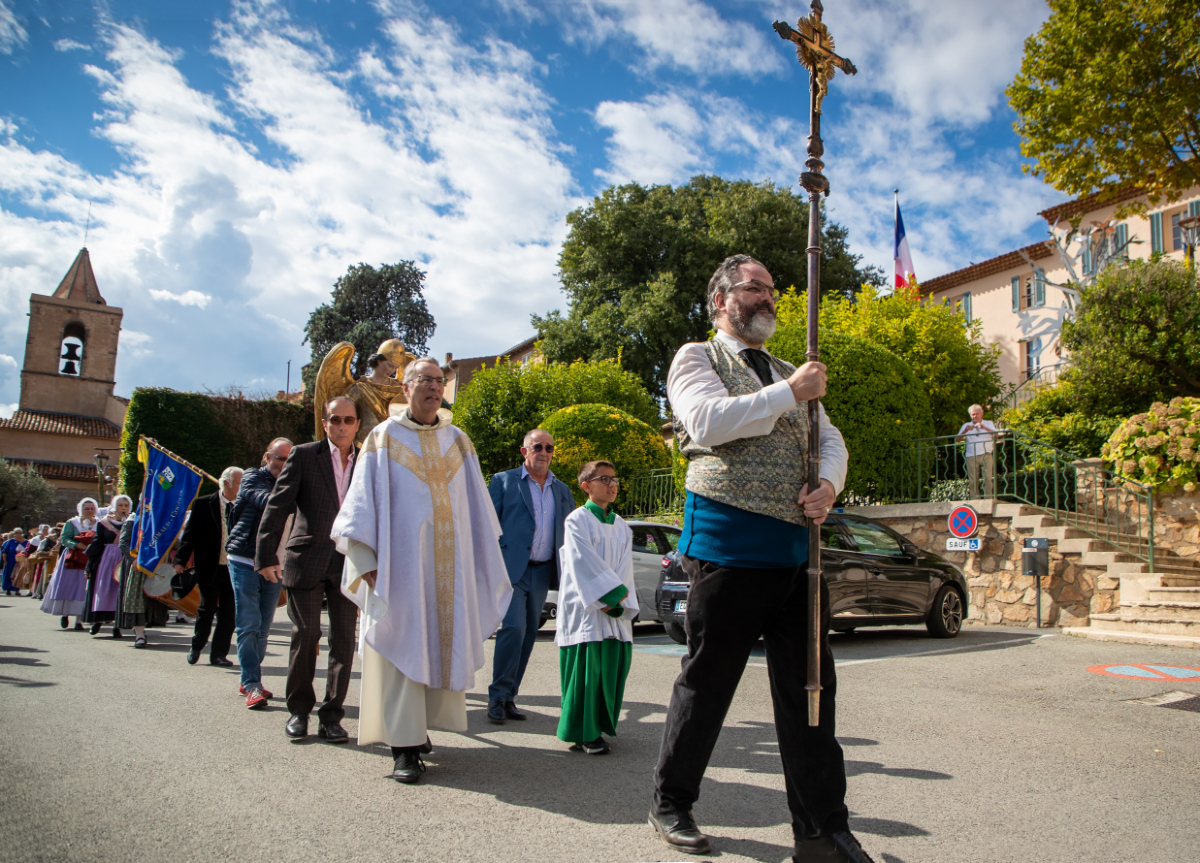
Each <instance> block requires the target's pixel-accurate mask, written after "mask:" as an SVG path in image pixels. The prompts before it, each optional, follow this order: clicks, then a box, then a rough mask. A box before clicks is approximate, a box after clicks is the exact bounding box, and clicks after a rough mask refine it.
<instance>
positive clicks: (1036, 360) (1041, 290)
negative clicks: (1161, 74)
mask: <svg viewBox="0 0 1200 863" xmlns="http://www.w3.org/2000/svg"><path fill="white" fill-rule="evenodd" d="M1137 197H1139V195H1138V193H1137V192H1136V191H1134V190H1132V189H1131V190H1129V191H1127V192H1125V193H1123V194H1122V195H1121V196H1119V197H1118V198H1117V200H1115V201H1111V202H1109V203H1107V204H1104V205H1098V204H1097V203H1096V196H1095V195H1091V196H1088V197H1084V198H1079V199H1077V200H1074V201H1069V202H1067V203H1065V204H1059V205H1058V206H1056V207H1051V208H1049V209H1048V210H1043V211H1042V212H1041V213H1039V215H1040V216H1042V217H1043V218H1045V220H1046V222H1047V223H1048V225H1049V227H1050V229H1051V230H1052V231H1054V232H1055V233H1056V234H1059V235H1062V234H1065V233H1066V232H1067V231H1069V230H1070V221H1069V220H1071V219H1073V218H1075V217H1077V216H1079V217H1080V218H1081V221H1080V229H1081V232H1082V231H1086V230H1088V229H1091V230H1092V235H1091V237H1090V238H1089V239H1090V242H1084V241H1083V240H1081V239H1075V240H1073V241H1072V242H1071V243H1069V244H1068V245H1067V254H1068V255H1069V256H1071V257H1072V258H1074V259H1075V261H1074V266H1075V270H1076V274H1077V276H1082V277H1084V278H1086V277H1088V276H1090V275H1092V274H1093V273H1094V271H1095V268H1096V263H1097V262H1098V261H1102V260H1103V257H1104V251H1103V249H1104V244H1105V243H1108V244H1111V245H1110V247H1111V248H1120V247H1122V246H1123V247H1124V251H1123V253H1122V254H1123V256H1124V257H1127V258H1130V259H1136V258H1149V257H1150V256H1151V254H1153V253H1154V252H1162V253H1163V254H1164V255H1166V256H1167V257H1170V258H1175V259H1176V260H1183V257H1184V231H1183V230H1182V228H1181V227H1180V224H1179V223H1180V221H1181V220H1183V219H1185V218H1187V217H1188V216H1200V186H1197V187H1194V188H1192V189H1190V190H1189V191H1188V193H1187V194H1186V195H1184V197H1183V199H1182V200H1180V201H1177V202H1175V203H1173V204H1167V205H1164V206H1159V207H1153V208H1151V209H1150V210H1149V211H1148V212H1147V214H1146V215H1144V216H1130V217H1128V218H1126V219H1122V220H1114V221H1110V220H1112V219H1113V214H1114V212H1115V211H1116V209H1117V207H1118V205H1119V204H1122V203H1124V202H1126V201H1131V200H1134V199H1136V198H1137ZM1101 226H1105V227H1104V228H1103V229H1101ZM1126 243H1127V245H1126ZM1022 252H1023V253H1024V256H1023V255H1022ZM1025 256H1028V258H1029V259H1030V260H1031V261H1033V263H1035V264H1037V266H1038V267H1040V268H1041V269H1042V270H1043V276H1044V278H1038V276H1037V274H1036V272H1035V270H1034V266H1033V264H1031V263H1029V261H1027V260H1026V259H1025ZM1069 280H1070V276H1069V275H1068V267H1067V264H1066V262H1064V260H1063V257H1062V255H1061V253H1060V252H1059V251H1057V250H1055V249H1054V248H1052V247H1048V246H1047V245H1046V244H1044V243H1034V244H1033V245H1031V246H1026V247H1025V248H1024V249H1020V250H1017V251H1012V252H1008V253H1006V254H1003V255H999V256H997V257H995V258H991V259H990V260H987V261H984V262H982V263H979V264H972V265H971V266H969V267H965V268H964V269H961V270H955V271H954V272H952V273H947V274H946V275H944V276H938V277H937V278H936V279H930V280H929V281H927V282H924V283H922V285H921V291H922V293H923V294H925V295H926V296H929V297H930V298H931V299H932V301H933V302H946V303H950V304H953V305H955V306H961V308H962V310H963V313H964V315H965V316H966V317H968V318H969V319H971V320H978V321H979V322H980V323H981V324H982V327H983V331H982V338H983V342H984V344H997V345H999V346H1000V348H1001V354H1000V373H1001V376H1002V377H1003V379H1004V382H1005V383H1008V384H1021V383H1024V382H1025V381H1027V380H1029V379H1031V378H1036V379H1038V380H1052V379H1053V378H1054V377H1055V376H1056V373H1057V370H1058V368H1059V366H1060V364H1062V363H1063V361H1064V360H1065V359H1066V357H1065V356H1064V354H1065V351H1064V350H1063V349H1062V348H1061V346H1060V345H1059V338H1058V337H1059V331H1060V328H1061V326H1062V321H1063V318H1064V317H1065V316H1066V315H1067V313H1068V310H1069V308H1070V301H1071V297H1070V295H1069V293H1068V292H1067V291H1064V290H1063V289H1062V288H1059V287H1057V285H1063V284H1065V283H1066V282H1068V281H1069Z"/></svg>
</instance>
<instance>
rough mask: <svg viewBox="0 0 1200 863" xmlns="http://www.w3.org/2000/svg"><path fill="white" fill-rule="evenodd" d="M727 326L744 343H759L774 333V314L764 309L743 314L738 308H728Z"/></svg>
mask: <svg viewBox="0 0 1200 863" xmlns="http://www.w3.org/2000/svg"><path fill="white" fill-rule="evenodd" d="M729 326H730V328H731V329H732V330H733V334H734V335H735V336H737V337H738V339H739V340H740V341H743V342H745V343H746V344H753V345H760V344H762V343H763V342H765V341H766V340H767V339H769V338H771V336H773V335H775V326H776V320H775V316H774V315H773V314H771V313H770V312H768V311H766V310H765V309H758V310H756V311H754V312H753V313H751V314H750V315H743V314H742V313H741V312H740V310H738V309H730V310H729Z"/></svg>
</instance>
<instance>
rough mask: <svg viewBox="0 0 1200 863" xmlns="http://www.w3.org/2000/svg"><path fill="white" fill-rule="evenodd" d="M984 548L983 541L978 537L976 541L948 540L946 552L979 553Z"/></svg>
mask: <svg viewBox="0 0 1200 863" xmlns="http://www.w3.org/2000/svg"><path fill="white" fill-rule="evenodd" d="M982 548H983V540H982V539H979V538H978V537H976V538H975V539H948V540H946V551H979V550H981V549H982Z"/></svg>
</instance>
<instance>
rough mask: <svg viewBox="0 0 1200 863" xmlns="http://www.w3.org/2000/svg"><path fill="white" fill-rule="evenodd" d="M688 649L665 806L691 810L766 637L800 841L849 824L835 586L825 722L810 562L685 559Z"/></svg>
mask: <svg viewBox="0 0 1200 863" xmlns="http://www.w3.org/2000/svg"><path fill="white" fill-rule="evenodd" d="M680 565H681V567H682V568H683V571H684V572H685V573H687V576H688V580H689V581H690V582H691V587H690V589H689V592H688V609H687V619H686V623H685V627H686V629H687V635H688V653H687V655H686V656H685V657H684V658H683V671H682V672H681V673H680V675H679V677H678V678H676V680H675V685H674V688H673V689H672V691H671V706H670V708H669V709H668V710H667V722H666V726H665V727H664V729H663V740H662V748H661V750H660V751H659V756H658V767H657V768H656V770H655V773H654V806H655V810H656V811H657V812H659V813H665V812H668V811H670V810H683V811H688V810H690V809H691V808H692V804H694V803H695V802H696V800H697V799H699V797H700V780H701V779H703V778H704V771H705V769H706V768H707V767H708V761H709V759H710V758H711V757H712V752H713V748H714V747H715V746H716V744H717V736H718V735H719V734H720V733H721V725H722V723H723V722H724V720H725V714H726V713H727V712H728V711H729V705H730V703H731V702H732V701H733V694H734V692H735V691H736V690H737V685H738V681H739V680H741V677H742V672H743V671H744V670H745V668H746V662H747V660H748V659H749V658H750V652H751V651H752V650H753V649H754V647H755V645H756V644H757V643H758V639H759V638H760V637H761V638H762V639H763V642H764V644H765V646H766V651H767V675H768V677H769V679H770V682H771V700H772V702H773V705H774V708H775V732H776V735H777V736H778V738H779V754H780V757H781V759H782V761H783V775H784V782H785V785H786V787H787V802H788V809H790V810H791V813H792V831H793V833H794V834H795V836H796V838H797V839H804V838H815V837H816V836H820V835H825V834H829V833H833V832H836V831H838V830H846V829H848V817H849V813H848V812H847V810H846V803H845V799H846V765H845V761H844V760H843V758H842V747H841V746H840V745H839V744H838V742H837V738H836V737H835V736H834V712H835V711H834V701H835V698H836V695H837V679H836V677H835V676H834V670H833V653H832V652H831V651H830V649H829V590H828V588H826V586H825V584H824V583H823V582H822V584H821V630H822V633H821V686H822V690H821V712H820V717H819V719H820V724H819V725H818V726H817V727H815V728H812V727H810V726H809V724H808V696H807V693H806V691H805V689H804V686H805V683H806V682H807V681H806V677H807V674H806V672H807V661H806V657H807V641H808V615H807V614H806V611H805V608H806V599H807V584H808V572H807V569H808V568H807V566H800V567H787V568H784V569H742V568H736V567H724V566H718V565H717V564H715V563H709V562H706V561H702V560H695V559H693V558H689V557H686V556H682V557H680Z"/></svg>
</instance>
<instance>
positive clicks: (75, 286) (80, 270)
mask: <svg viewBox="0 0 1200 863" xmlns="http://www.w3.org/2000/svg"><path fill="white" fill-rule="evenodd" d="M53 296H55V297H57V298H58V299H60V300H74V301H75V302H77V303H96V304H97V305H100V306H107V305H108V303H106V302H105V301H104V297H102V296H100V286H99V285H97V284H96V274H95V273H93V272H92V258H91V256H90V255H89V254H88V250H87V249H86V248H83V249H80V250H79V254H78V255H76V256H75V261H74V263H72V264H71V269H69V270H67V274H66V275H65V276H63V280H62V281H61V282H59V285H58V287H57V288H56V289H55V291H54V294H53Z"/></svg>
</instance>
